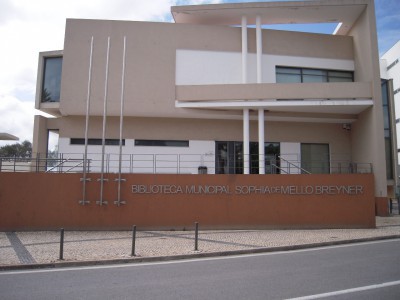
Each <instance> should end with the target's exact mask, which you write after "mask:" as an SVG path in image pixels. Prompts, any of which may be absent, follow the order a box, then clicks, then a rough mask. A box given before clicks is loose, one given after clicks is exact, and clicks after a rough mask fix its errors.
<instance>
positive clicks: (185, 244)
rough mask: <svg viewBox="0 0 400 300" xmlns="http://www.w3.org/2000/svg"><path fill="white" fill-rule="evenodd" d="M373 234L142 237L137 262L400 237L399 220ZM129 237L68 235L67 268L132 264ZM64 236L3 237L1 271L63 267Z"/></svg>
mask: <svg viewBox="0 0 400 300" xmlns="http://www.w3.org/2000/svg"><path fill="white" fill-rule="evenodd" d="M376 222H377V228H374V229H319V230H315V229H314V230H218V231H200V232H199V240H198V251H194V231H138V232H137V234H136V243H135V254H136V256H135V257H134V259H138V258H146V257H168V256H177V255H193V254H198V253H220V252H229V251H236V250H254V249H262V248H268V249H273V248H274V247H288V246H289V247H290V246H299V245H310V244H321V243H327V244H330V243H332V242H334V243H338V242H339V243H340V242H348V241H354V240H360V239H375V238H376V239H379V238H384V237H395V236H397V237H400V216H399V215H396V216H394V215H393V216H390V217H377V219H376ZM131 252H132V232H130V231H65V236H64V252H63V258H64V261H66V262H79V261H102V260H113V259H131V258H132V256H131ZM59 255H60V232H58V231H39V232H37V231H35V232H0V267H1V266H10V265H14V266H15V265H32V264H43V263H56V262H59V261H60V260H59Z"/></svg>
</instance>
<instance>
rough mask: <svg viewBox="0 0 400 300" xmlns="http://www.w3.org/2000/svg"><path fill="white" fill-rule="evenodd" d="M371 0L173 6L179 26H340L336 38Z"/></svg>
mask: <svg viewBox="0 0 400 300" xmlns="http://www.w3.org/2000/svg"><path fill="white" fill-rule="evenodd" d="M368 3H369V1H368V0H347V1H341V0H329V1H326V0H325V1H324V0H320V1H301V2H294V1H293V2H253V3H229V4H209V5H188V6H173V7H171V13H172V16H173V17H174V20H175V22H176V23H192V24H209V25H232V26H233V25H240V24H241V18H242V16H247V23H248V24H255V17H256V16H257V15H259V16H261V18H262V24H268V25H271V24H310V23H339V24H340V23H341V26H340V28H339V29H338V31H336V33H335V34H337V35H346V34H347V33H348V31H349V30H350V29H351V28H352V27H353V24H354V23H355V22H356V21H357V19H358V18H359V16H360V15H361V14H362V12H363V11H364V10H365V8H366V7H367V5H368Z"/></svg>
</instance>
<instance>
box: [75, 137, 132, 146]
mask: <svg viewBox="0 0 400 300" xmlns="http://www.w3.org/2000/svg"><path fill="white" fill-rule="evenodd" d="M102 144H103V143H102V139H88V145H100V146H101V145H102ZM104 144H105V145H107V146H119V139H106V140H105V143H104ZM71 145H85V139H81V138H71ZM122 146H125V139H122Z"/></svg>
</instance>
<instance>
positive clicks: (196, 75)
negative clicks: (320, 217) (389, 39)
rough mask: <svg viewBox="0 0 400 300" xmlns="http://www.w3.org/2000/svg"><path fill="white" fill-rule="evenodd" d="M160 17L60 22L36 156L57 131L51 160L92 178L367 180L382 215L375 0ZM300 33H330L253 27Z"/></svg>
mask: <svg viewBox="0 0 400 300" xmlns="http://www.w3.org/2000/svg"><path fill="white" fill-rule="evenodd" d="M171 12H172V16H173V18H174V20H175V23H156V22H134V21H110V20H82V19H68V20H67V21H66V30H65V42H64V49H63V50H58V51H48V52H42V53H40V55H39V68H38V80H37V93H36V106H35V107H36V108H37V109H39V110H42V111H44V112H47V113H50V114H52V115H54V116H55V117H56V118H45V117H42V116H36V117H35V128H34V141H33V147H34V148H33V151H34V152H35V153H41V154H42V155H43V156H44V155H45V153H46V152H47V140H48V134H49V132H54V131H57V132H58V134H59V145H58V150H59V153H60V157H62V159H67V158H71V159H77V160H79V159H83V163H78V164H76V165H75V170H79V168H80V170H81V171H85V170H82V169H83V168H82V166H83V165H85V164H86V163H87V161H88V160H89V161H90V165H91V166H90V168H91V171H94V172H101V173H104V172H119V171H121V172H123V173H128V172H130V173H198V172H201V173H205V172H207V173H209V174H262V175H263V176H268V175H264V174H282V176H283V175H284V174H300V173H317V174H319V173H325V174H336V173H371V172H372V173H373V174H374V182H375V199H376V205H377V207H378V211H379V210H380V209H383V210H384V209H385V207H386V205H387V200H386V199H387V197H388V195H389V196H390V195H391V194H393V186H394V181H393V180H392V179H393V174H392V178H388V177H387V164H386V163H385V137H386V136H385V135H384V132H385V131H384V125H385V124H386V123H384V117H383V116H384V112H385V111H386V110H385V109H386V108H385V107H386V106H385V105H386V104H385V103H383V102H382V95H381V81H380V68H379V55H378V47H377V34H376V22H375V11H374V2H373V0H347V1H342V0H329V1H325V0H319V1H304V2H257V3H235V4H215V5H193V6H176V7H172V8H171ZM304 23H313V24H320V23H336V24H337V28H336V30H335V31H334V32H333V33H332V34H316V33H305V32H294V31H281V30H269V29H265V28H263V26H264V25H270V24H304ZM389 63H390V64H391V63H392V62H391V61H390V62H389ZM385 120H386V119H385ZM385 130H386V127H385ZM388 165H389V164H388ZM61 167H62V165H61Z"/></svg>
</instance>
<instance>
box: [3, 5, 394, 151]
mask: <svg viewBox="0 0 400 300" xmlns="http://www.w3.org/2000/svg"><path fill="white" fill-rule="evenodd" d="M221 2H229V3H234V2H235V3H236V2H256V1H255V0H250V1H246V0H244V1H235V0H225V1H223V0H113V1H110V0H0V40H1V47H0V132H7V133H10V134H13V135H16V136H18V137H19V138H20V141H23V140H25V139H28V140H30V141H32V131H33V116H34V115H35V114H41V113H40V112H39V111H37V110H35V109H34V99H35V89H36V73H37V64H38V53H39V52H41V51H49V50H61V49H63V43H64V30H65V19H66V18H86V19H114V20H134V21H160V22H172V19H171V14H170V7H171V6H174V5H191V4H204V3H221ZM258 2H260V1H258ZM375 6H376V15H377V28H378V42H379V52H380V54H383V53H384V52H385V51H387V50H388V49H389V48H390V47H391V46H393V45H394V44H395V43H396V41H398V40H399V39H400V0H375ZM334 27H335V26H334V25H330V26H329V25H327V26H323V27H320V28H319V29H318V30H320V31H322V32H324V33H331V32H332V31H333V29H332V28H334ZM306 30H308V28H306ZM325 31H326V32H325ZM7 143H10V142H2V141H0V146H3V145H4V144H7Z"/></svg>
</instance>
